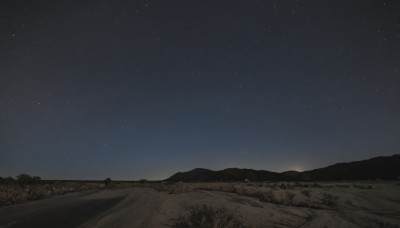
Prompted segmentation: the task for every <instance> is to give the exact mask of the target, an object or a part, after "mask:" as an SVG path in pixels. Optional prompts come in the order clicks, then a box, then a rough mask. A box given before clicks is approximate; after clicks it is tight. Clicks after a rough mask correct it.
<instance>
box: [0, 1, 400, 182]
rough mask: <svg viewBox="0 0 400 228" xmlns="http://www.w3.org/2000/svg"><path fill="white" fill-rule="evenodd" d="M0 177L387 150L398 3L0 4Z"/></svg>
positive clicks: (253, 163) (394, 108)
mask: <svg viewBox="0 0 400 228" xmlns="http://www.w3.org/2000/svg"><path fill="white" fill-rule="evenodd" d="M0 21H1V24H0V26H1V27H0V28H1V29H0V157H1V159H0V176H9V175H10V176H15V175H17V174H19V173H23V172H25V173H29V174H32V175H39V176H42V177H43V178H45V179H47V178H50V179H103V178H105V177H111V178H113V179H139V178H147V179H161V178H166V177H168V176H170V175H172V174H173V173H175V172H177V171H185V170H189V169H193V168H196V167H203V168H210V169H223V168H228V167H241V168H245V167H246V168H254V169H264V170H270V171H285V170H292V169H295V170H307V169H313V168H318V167H322V166H326V165H330V164H333V163H336V162H343V161H353V160H362V159H366V158H370V157H374V156H380V155H392V154H396V153H399V149H400V140H399V135H400V3H399V1H396V0H392V1H389V0H388V1H381V0H379V1H378V0H377V1H360V0H357V1H348V0H346V1H344V0H343V1H327V0H326V1H317V0H315V1H281V0H276V1H272V0H271V1H215V0H213V1H211V0H209V1H208V0H206V1H186V0H185V1H184V0H181V1H176V0H173V1H163V0H156V1H152V0H147V1H74V2H71V1H64V2H62V1H28V0H27V1H11V0H10V1H1V2H0Z"/></svg>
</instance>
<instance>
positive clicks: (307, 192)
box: [301, 190, 311, 198]
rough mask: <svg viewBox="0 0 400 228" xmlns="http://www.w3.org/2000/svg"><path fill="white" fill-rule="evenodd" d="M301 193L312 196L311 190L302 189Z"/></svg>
mask: <svg viewBox="0 0 400 228" xmlns="http://www.w3.org/2000/svg"><path fill="white" fill-rule="evenodd" d="M301 194H303V195H305V196H306V197H308V198H310V197H311V191H310V190H303V191H301Z"/></svg>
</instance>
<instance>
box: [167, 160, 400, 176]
mask: <svg viewBox="0 0 400 228" xmlns="http://www.w3.org/2000/svg"><path fill="white" fill-rule="evenodd" d="M376 179H381V180H399V179H400V154H395V155H392V156H380V157H374V158H370V159H367V160H362V161H353V162H345V163H337V164H334V165H330V166H327V167H324V168H318V169H313V170H309V171H304V172H298V171H286V172H281V173H279V172H271V171H266V170H253V169H239V168H227V169H223V170H219V171H213V170H209V169H203V168H196V169H193V170H191V171H188V172H178V173H176V174H174V175H172V176H171V177H169V178H168V179H166V181H184V182H202V181H204V182H207V181H245V180H249V181H327V180H376Z"/></svg>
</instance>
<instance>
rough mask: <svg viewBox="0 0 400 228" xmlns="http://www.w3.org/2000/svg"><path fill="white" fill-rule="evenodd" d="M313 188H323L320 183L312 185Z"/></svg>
mask: <svg viewBox="0 0 400 228" xmlns="http://www.w3.org/2000/svg"><path fill="white" fill-rule="evenodd" d="M311 187H313V188H322V186H321V185H319V184H318V183H313V184H312V185H311Z"/></svg>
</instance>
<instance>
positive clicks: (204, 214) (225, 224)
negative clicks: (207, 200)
mask: <svg viewBox="0 0 400 228" xmlns="http://www.w3.org/2000/svg"><path fill="white" fill-rule="evenodd" d="M171 227H175V228H239V227H244V225H243V224H242V222H241V221H240V220H238V219H236V218H235V216H234V215H233V214H232V213H230V212H229V211H228V210H227V209H225V208H217V209H214V208H212V207H210V206H207V205H201V206H194V207H191V208H190V209H189V211H188V213H187V214H186V215H183V216H179V217H178V218H177V219H172V224H171Z"/></svg>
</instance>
